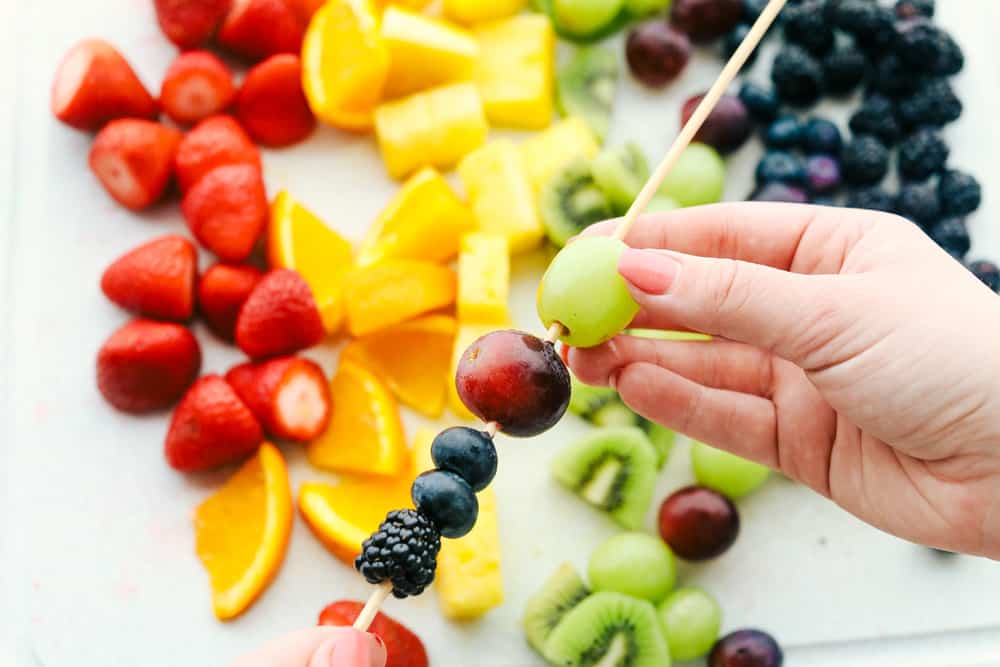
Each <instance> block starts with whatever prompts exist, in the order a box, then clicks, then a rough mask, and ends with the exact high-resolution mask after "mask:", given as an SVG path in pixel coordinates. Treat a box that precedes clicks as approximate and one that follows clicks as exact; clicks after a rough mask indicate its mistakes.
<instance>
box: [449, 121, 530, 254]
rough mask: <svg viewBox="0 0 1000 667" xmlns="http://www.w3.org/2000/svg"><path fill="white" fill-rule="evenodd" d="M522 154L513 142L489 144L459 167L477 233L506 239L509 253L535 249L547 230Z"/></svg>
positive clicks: (503, 141) (459, 174) (470, 155)
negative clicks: (480, 232)
mask: <svg viewBox="0 0 1000 667" xmlns="http://www.w3.org/2000/svg"><path fill="white" fill-rule="evenodd" d="M525 174H526V169H525V164H524V161H523V160H522V157H521V153H519V152H518V150H517V147H516V146H515V145H514V144H513V143H512V142H510V141H508V140H505V139H500V140H497V141H493V142H490V143H489V144H487V145H486V146H483V147H482V148H480V149H479V150H477V151H476V152H474V153H470V154H469V155H468V156H466V158H465V159H464V160H462V162H461V164H459V165H458V176H459V178H460V179H461V181H462V185H463V186H464V187H465V194H466V196H467V197H468V199H469V203H470V205H471V206H472V212H473V214H474V215H475V217H476V223H477V225H478V230H479V231H482V232H487V233H489V234H498V235H501V236H505V237H506V238H507V243H508V245H509V246H510V252H512V253H517V252H522V251H524V250H530V249H531V248H534V247H535V246H536V245H538V243H539V242H540V241H541V240H542V237H543V236H544V235H545V230H544V229H543V227H542V221H541V219H540V217H539V215H538V207H537V205H536V203H535V195H534V192H533V190H532V188H531V183H530V182H529V181H528V179H527V177H526V175H525Z"/></svg>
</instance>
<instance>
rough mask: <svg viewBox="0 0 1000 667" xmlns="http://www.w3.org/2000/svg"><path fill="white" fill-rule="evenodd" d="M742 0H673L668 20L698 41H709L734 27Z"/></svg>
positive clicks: (741, 9) (741, 10)
mask: <svg viewBox="0 0 1000 667" xmlns="http://www.w3.org/2000/svg"><path fill="white" fill-rule="evenodd" d="M742 14H743V2H742V0H674V3H673V6H672V8H671V10H670V22H671V23H673V24H674V26H675V27H676V28H677V29H678V30H680V31H682V32H686V33H687V34H688V35H690V36H691V39H692V41H695V42H698V43H704V42H711V41H712V40H714V39H718V38H719V37H722V36H723V35H725V34H726V33H727V32H729V31H730V30H732V29H733V28H735V27H736V24H737V23H739V22H740V17H741V16H742Z"/></svg>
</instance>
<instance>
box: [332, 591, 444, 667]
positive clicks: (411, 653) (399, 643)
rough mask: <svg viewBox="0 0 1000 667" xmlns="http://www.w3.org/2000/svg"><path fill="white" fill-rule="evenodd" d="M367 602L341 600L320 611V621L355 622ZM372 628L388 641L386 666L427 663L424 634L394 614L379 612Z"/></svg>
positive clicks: (414, 666)
mask: <svg viewBox="0 0 1000 667" xmlns="http://www.w3.org/2000/svg"><path fill="white" fill-rule="evenodd" d="M364 606H365V605H364V604H363V603H361V602H355V601H353V600H338V601H336V602H332V603H330V604H329V605H327V606H326V607H325V608H324V609H323V611H321V612H320V614H319V625H354V621H355V620H357V618H358V615H359V614H360V613H361V609H362V608H363V607H364ZM368 632H370V633H372V634H373V635H375V636H376V637H378V638H379V639H381V640H382V643H384V644H385V652H386V662H385V667H427V651H426V650H425V649H424V644H423V642H421V641H420V637H418V636H417V635H415V634H414V633H413V631H412V630H410V629H409V628H407V627H406V626H405V625H403V624H402V623H400V622H399V621H397V620H395V619H393V618H392V617H391V616H386V615H385V614H383V613H382V612H378V613H377V614H375V620H374V621H372V624H371V626H370V627H369V628H368Z"/></svg>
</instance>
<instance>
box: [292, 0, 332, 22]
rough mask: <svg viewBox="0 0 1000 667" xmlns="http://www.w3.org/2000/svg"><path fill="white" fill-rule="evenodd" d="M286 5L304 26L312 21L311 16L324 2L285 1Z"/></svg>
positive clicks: (316, 0) (315, 0) (318, 0)
mask: <svg viewBox="0 0 1000 667" xmlns="http://www.w3.org/2000/svg"><path fill="white" fill-rule="evenodd" d="M286 1H287V2H288V5H289V6H290V7H291V8H292V9H293V10H295V13H296V14H297V15H298V17H299V20H300V21H302V23H303V24H304V25H309V21H310V20H312V16H313V14H315V13H316V11H317V10H318V9H319V8H320V7H322V6H323V4H324V3H325V2H326V0H286Z"/></svg>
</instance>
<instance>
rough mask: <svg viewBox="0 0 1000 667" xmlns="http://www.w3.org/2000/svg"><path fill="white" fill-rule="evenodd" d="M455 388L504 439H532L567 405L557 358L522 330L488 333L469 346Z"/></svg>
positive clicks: (563, 376)
mask: <svg viewBox="0 0 1000 667" xmlns="http://www.w3.org/2000/svg"><path fill="white" fill-rule="evenodd" d="M455 384H456V387H457V389H458V395H459V397H460V398H461V399H462V403H464V404H465V407H467V408H469V410H470V411H471V412H472V413H473V414H474V415H476V416H477V417H479V418H480V419H482V420H483V421H485V422H497V423H498V424H499V425H500V430H501V431H503V432H504V433H506V434H508V435H516V436H520V437H530V436H533V435H538V434H539V433H541V432H542V431H545V430H547V429H549V428H551V427H552V426H553V425H555V423H556V422H558V421H559V418H560V417H562V416H563V413H564V412H566V407H567V406H568V405H569V393H570V384H569V371H567V370H566V366H565V365H564V364H563V362H562V359H560V358H559V354H558V353H557V352H556V350H555V348H554V347H553V346H552V343H546V342H544V341H542V340H541V339H539V338H536V337H535V336H532V335H531V334H528V333H524V332H523V331H513V330H507V331H494V332H493V333H489V334H486V335H485V336H483V337H482V338H480V339H479V340H477V341H476V342H474V343H473V344H472V345H470V346H469V347H468V349H467V350H466V351H465V352H464V353H463V354H462V358H461V360H460V361H459V362H458V370H457V371H456V373H455Z"/></svg>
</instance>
